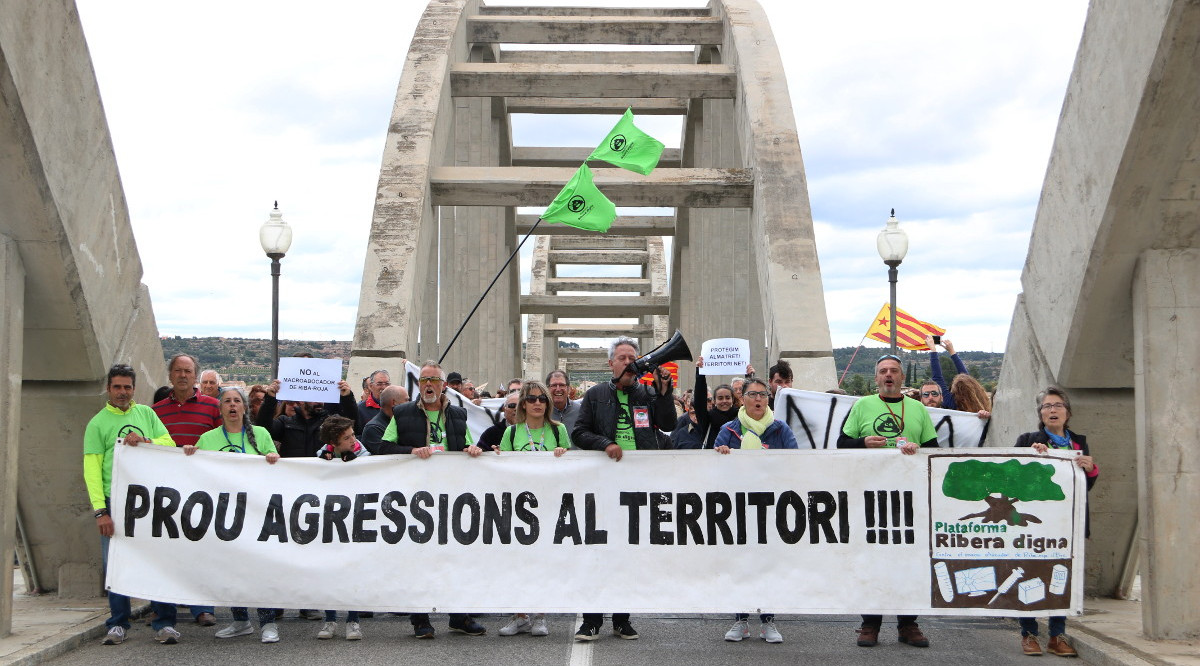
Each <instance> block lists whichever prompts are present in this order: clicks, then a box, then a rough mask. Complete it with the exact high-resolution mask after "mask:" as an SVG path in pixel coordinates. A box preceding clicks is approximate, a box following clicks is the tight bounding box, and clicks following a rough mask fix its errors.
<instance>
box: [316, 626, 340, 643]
mask: <svg viewBox="0 0 1200 666" xmlns="http://www.w3.org/2000/svg"><path fill="white" fill-rule="evenodd" d="M336 633H337V622H326V623H325V624H323V625H321V630H320V631H318V632H317V638H319V639H321V640H323V641H325V640H329V639H330V638H333V635H334V634H336Z"/></svg>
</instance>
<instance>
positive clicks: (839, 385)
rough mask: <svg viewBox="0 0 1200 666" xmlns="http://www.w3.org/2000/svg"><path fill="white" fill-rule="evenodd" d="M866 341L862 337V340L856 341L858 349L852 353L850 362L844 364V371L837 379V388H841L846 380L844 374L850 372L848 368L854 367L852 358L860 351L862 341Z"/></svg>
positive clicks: (865, 337) (864, 337)
mask: <svg viewBox="0 0 1200 666" xmlns="http://www.w3.org/2000/svg"><path fill="white" fill-rule="evenodd" d="M866 339H867V336H865V335H864V336H863V339H862V340H859V341H858V349H855V350H854V353H853V354H851V355H850V362H849V363H847V364H846V369H845V370H842V376H841V377H838V388H841V387H842V382H843V381H844V380H845V379H846V373H847V372H850V366H852V365H854V357H855V356H858V352H859V350H861V349H862V343H863V340H866Z"/></svg>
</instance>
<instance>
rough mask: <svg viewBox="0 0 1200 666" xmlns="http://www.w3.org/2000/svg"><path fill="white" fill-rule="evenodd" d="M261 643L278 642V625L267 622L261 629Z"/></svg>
mask: <svg viewBox="0 0 1200 666" xmlns="http://www.w3.org/2000/svg"><path fill="white" fill-rule="evenodd" d="M262 642H264V643H278V642H279V625H277V624H275V623H274V622H268V623H267V624H264V625H263V628H262Z"/></svg>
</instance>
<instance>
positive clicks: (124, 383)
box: [83, 364, 179, 645]
mask: <svg viewBox="0 0 1200 666" xmlns="http://www.w3.org/2000/svg"><path fill="white" fill-rule="evenodd" d="M136 381H137V374H136V373H135V372H134V371H133V368H131V367H129V366H128V365H124V364H118V365H114V366H113V367H112V368H110V369H109V371H108V385H107V389H106V390H107V392H108V402H107V403H106V404H105V405H104V408H103V409H101V410H100V411H99V412H98V413H97V414H96V415H95V416H93V417H92V420H91V421H88V424H87V428H86V429H85V430H84V432H83V481H84V484H85V485H86V486H87V490H88V498H89V499H90V500H91V503H92V510H93V511H94V512H95V517H96V527H97V529H99V531H100V545H101V548H102V553H103V560H104V568H105V569H106V570H107V569H108V542H109V540H110V539H111V537H112V535H113V531H114V526H113V519H112V516H111V515H109V511H108V506H109V498H110V497H111V496H112V463H113V449H114V448H115V447H116V445H117V443H118V441H120V442H123V443H124V444H125V445H128V446H137V445H138V444H142V443H149V444H159V445H162V446H175V442H174V441H173V440H172V439H171V435H170V434H169V433H167V428H166V426H164V425H163V423H162V421H160V420H159V419H158V415H157V414H155V413H154V410H153V409H151V408H149V407H147V406H146V405H139V404H137V403H135V402H134V401H133V389H134V385H135V382H136ZM151 608H152V609H153V610H154V612H155V613H156V614H157V617H156V618H155V619H154V621H153V622H152V623H151V626H152V627H153V628H154V632H155V633H154V638H155V640H157V641H158V642H159V643H163V644H166V645H173V644H175V643H177V642H179V632H178V631H176V630H175V604H166V603H161V602H158V601H152V602H151ZM108 609H109V618H108V621H107V622H105V624H106V625H107V626H108V634H106V635H105V637H104V644H105V645H119V644H120V643H122V642H124V640H125V632H127V631H128V630H129V614H130V610H131V609H130V602H129V597H127V596H125V595H123V594H117V593H116V592H111V591H110V592H109V593H108Z"/></svg>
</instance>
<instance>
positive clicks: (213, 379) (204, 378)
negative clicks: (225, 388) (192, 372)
mask: <svg viewBox="0 0 1200 666" xmlns="http://www.w3.org/2000/svg"><path fill="white" fill-rule="evenodd" d="M220 389H221V375H218V374H217V371H216V370H205V371H204V372H202V373H200V392H201V393H203V394H204V395H206V396H208V397H210V398H216V397H217V394H218V393H220Z"/></svg>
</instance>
